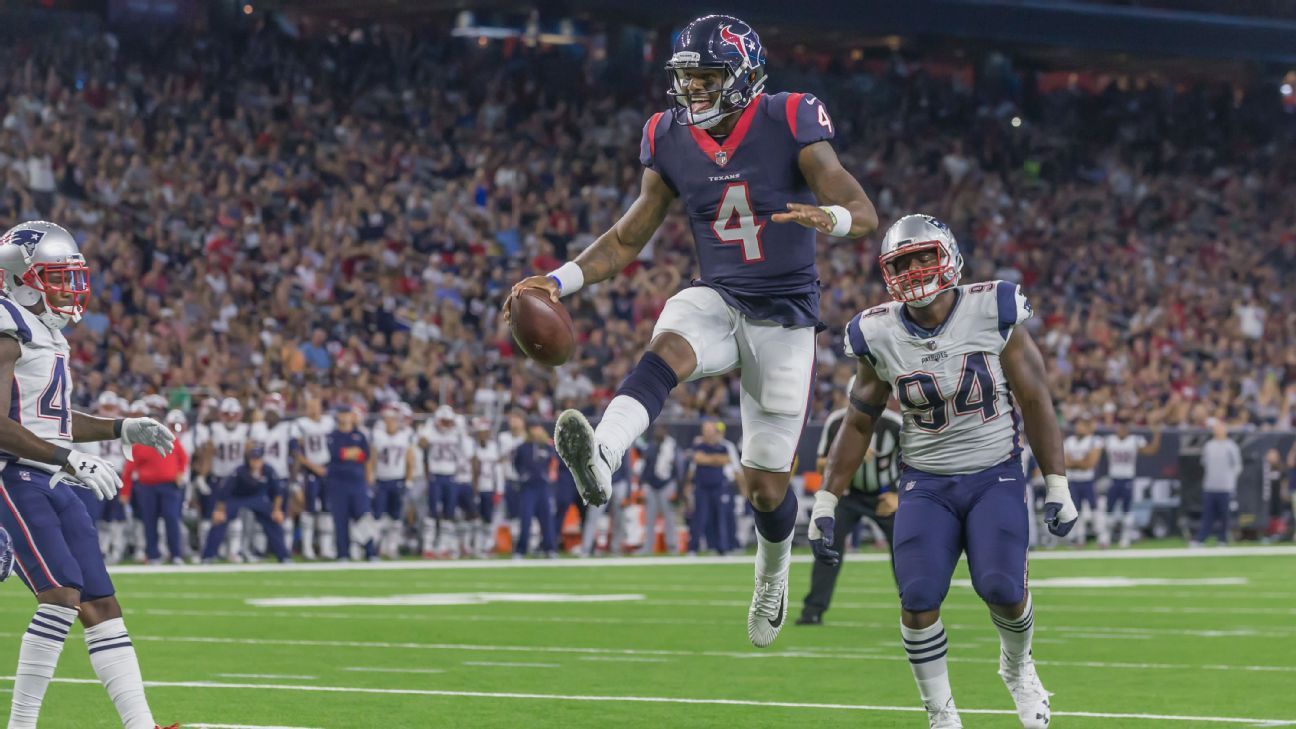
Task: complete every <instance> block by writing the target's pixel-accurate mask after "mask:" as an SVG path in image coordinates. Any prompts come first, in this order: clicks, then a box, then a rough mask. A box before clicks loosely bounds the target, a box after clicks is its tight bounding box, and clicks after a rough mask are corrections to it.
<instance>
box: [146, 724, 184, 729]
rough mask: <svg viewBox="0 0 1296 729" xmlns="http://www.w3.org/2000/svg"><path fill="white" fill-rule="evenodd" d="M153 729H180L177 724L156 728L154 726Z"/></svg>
mask: <svg viewBox="0 0 1296 729" xmlns="http://www.w3.org/2000/svg"><path fill="white" fill-rule="evenodd" d="M153 729H180V725H179V724H172V725H171V726H156V725H155V726H154V727H153Z"/></svg>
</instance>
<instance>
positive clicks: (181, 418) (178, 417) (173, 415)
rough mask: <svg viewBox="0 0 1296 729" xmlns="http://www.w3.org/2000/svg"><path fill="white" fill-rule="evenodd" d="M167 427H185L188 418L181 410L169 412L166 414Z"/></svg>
mask: <svg viewBox="0 0 1296 729" xmlns="http://www.w3.org/2000/svg"><path fill="white" fill-rule="evenodd" d="M166 422H167V425H187V424H188V423H189V418H186V417H185V414H184V412H183V411H181V410H171V411H169V412H168V413H167V414H166Z"/></svg>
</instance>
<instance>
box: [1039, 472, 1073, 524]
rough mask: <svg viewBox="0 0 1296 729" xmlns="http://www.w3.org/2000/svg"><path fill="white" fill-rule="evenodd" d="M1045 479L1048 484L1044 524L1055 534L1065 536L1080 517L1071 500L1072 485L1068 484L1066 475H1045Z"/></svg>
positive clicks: (1045, 497)
mask: <svg viewBox="0 0 1296 729" xmlns="http://www.w3.org/2000/svg"><path fill="white" fill-rule="evenodd" d="M1044 480H1045V482H1046V484H1047V486H1048V492H1047V493H1046V495H1045V496H1044V525H1045V526H1047V527H1048V530H1049V533H1050V534H1052V535H1053V536H1055V537H1065V536H1066V535H1067V534H1070V533H1071V527H1074V526H1075V523H1076V519H1078V518H1080V512H1079V511H1076V507H1075V504H1074V503H1073V502H1072V501H1071V487H1070V486H1069V485H1067V480H1066V476H1057V475H1053V476H1045V477H1044Z"/></svg>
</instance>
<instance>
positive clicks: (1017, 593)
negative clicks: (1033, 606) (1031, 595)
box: [972, 572, 1026, 605]
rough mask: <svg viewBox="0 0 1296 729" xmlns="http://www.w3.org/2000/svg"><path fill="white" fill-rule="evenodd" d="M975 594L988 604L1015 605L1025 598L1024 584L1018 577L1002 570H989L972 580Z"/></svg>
mask: <svg viewBox="0 0 1296 729" xmlns="http://www.w3.org/2000/svg"><path fill="white" fill-rule="evenodd" d="M972 586H973V587H974V588H976V593H977V595H980V596H981V599H982V600H985V601H986V602H987V603H988V604H990V605H1016V604H1017V603H1019V602H1021V601H1022V600H1024V599H1026V586H1025V585H1024V584H1022V580H1021V579H1020V577H1018V578H1014V577H1013V576H1012V575H1009V574H1006V573H1003V572H991V573H990V574H987V575H982V576H981V578H980V579H977V580H973V582H972Z"/></svg>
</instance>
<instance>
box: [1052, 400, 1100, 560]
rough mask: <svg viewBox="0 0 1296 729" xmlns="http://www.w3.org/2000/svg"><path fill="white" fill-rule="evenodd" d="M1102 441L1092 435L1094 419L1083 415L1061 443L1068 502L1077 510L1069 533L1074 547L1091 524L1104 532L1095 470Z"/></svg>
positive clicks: (1096, 469)
mask: <svg viewBox="0 0 1296 729" xmlns="http://www.w3.org/2000/svg"><path fill="white" fill-rule="evenodd" d="M1102 446H1103V443H1102V440H1101V439H1099V438H1098V436H1096V435H1094V421H1093V418H1092V417H1091V416H1090V415H1089V414H1088V413H1085V414H1083V415H1081V416H1080V417H1079V419H1077V420H1076V425H1075V433H1072V434H1071V435H1068V436H1067V438H1066V440H1064V441H1063V442H1062V451H1063V453H1065V454H1066V477H1067V482H1068V483H1070V484H1071V500H1072V501H1073V502H1075V505H1076V508H1077V509H1079V510H1080V521H1079V522H1077V523H1076V528H1075V531H1074V532H1072V533H1071V542H1072V545H1073V546H1075V547H1083V546H1084V545H1085V539H1086V538H1087V537H1088V536H1089V528H1090V526H1091V525H1093V526H1094V527H1095V528H1096V532H1097V533H1099V534H1101V533H1103V532H1105V531H1107V525H1106V518H1105V517H1106V514H1105V513H1104V512H1103V511H1102V510H1101V509H1099V508H1098V494H1097V484H1096V483H1095V482H1096V480H1097V471H1098V461H1099V460H1100V459H1101V458H1102Z"/></svg>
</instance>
